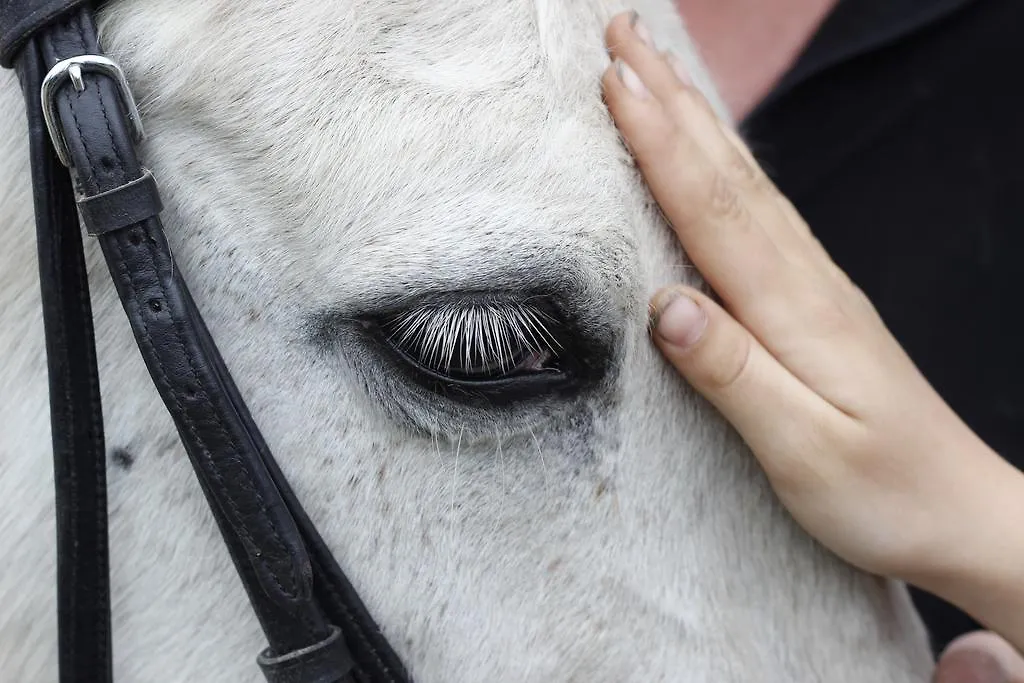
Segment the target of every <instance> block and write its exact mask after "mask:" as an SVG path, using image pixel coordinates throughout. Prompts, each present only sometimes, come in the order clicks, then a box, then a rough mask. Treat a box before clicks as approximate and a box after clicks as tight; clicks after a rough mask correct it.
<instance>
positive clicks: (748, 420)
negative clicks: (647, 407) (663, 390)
mask: <svg viewBox="0 0 1024 683" xmlns="http://www.w3.org/2000/svg"><path fill="white" fill-rule="evenodd" d="M652 310H653V313H652V316H651V318H652V319H651V326H652V333H653V337H654V341H655V344H657V346H658V348H659V349H660V350H661V351H662V353H663V354H664V355H665V357H666V358H667V359H668V360H669V362H670V363H672V365H673V366H675V368H676V369H677V370H678V371H679V372H680V374H681V375H683V377H684V378H686V380H687V381H688V382H689V383H690V384H691V385H692V386H693V387H694V388H695V389H696V390H697V391H698V392H700V393H701V394H702V395H703V396H704V397H705V398H707V399H708V400H709V401H710V402H711V403H712V404H713V405H714V406H715V407H716V408H718V410H719V411H721V413H722V414H723V415H724V416H725V417H726V419H728V420H729V422H731V423H732V424H733V426H734V427H735V428H736V429H737V431H739V433H740V434H741V435H742V436H743V438H744V440H745V441H746V442H747V444H748V445H749V446H750V447H751V449H752V450H753V451H754V452H755V453H756V454H757V456H758V458H759V459H760V460H761V464H762V466H763V467H764V469H765V470H766V472H767V473H768V475H769V477H771V478H773V479H779V478H782V479H784V480H793V479H794V477H795V475H794V472H795V470H794V468H803V469H808V470H810V469H813V468H814V464H813V463H806V464H801V463H799V462H794V461H793V460H792V459H793V458H798V457H799V454H800V453H803V452H807V450H808V449H807V448H805V447H803V444H804V443H805V442H806V440H808V439H811V440H814V439H815V438H816V436H818V435H816V434H812V433H810V432H811V430H809V429H807V428H806V425H815V429H819V430H828V429H829V428H830V425H832V424H833V423H834V422H835V421H836V420H842V419H845V416H843V415H842V414H841V413H839V412H838V411H837V410H836V409H835V408H833V407H832V406H831V405H829V404H828V403H827V402H825V401H824V400H823V399H822V398H821V397H820V396H818V395H817V394H816V393H815V392H814V391H812V390H811V389H810V388H808V387H807V386H806V385H804V384H803V383H802V382H801V381H800V380H799V379H797V378H796V377H795V376H794V375H793V374H792V373H790V372H789V370H787V369H786V368H785V367H783V366H782V365H781V364H780V363H779V362H778V361H777V360H776V359H775V358H773V357H772V355H771V354H770V353H769V352H768V351H767V350H766V349H765V348H764V347H763V346H762V345H761V344H760V343H759V342H758V341H757V339H755V338H754V336H753V335H751V334H750V332H748V331H747V330H746V329H745V328H744V327H743V326H742V325H740V324H739V323H738V322H736V320H734V319H733V318H732V317H731V316H730V315H729V314H728V312H726V311H725V310H724V309H722V308H721V307H720V306H718V305H717V304H715V302H714V301H712V300H711V299H710V298H709V297H707V296H705V295H704V294H702V293H701V292H699V291H697V290H695V289H693V288H690V287H684V286H677V287H673V288H670V289H667V290H662V291H661V292H659V293H658V294H657V295H655V297H654V299H653V301H652ZM800 425H804V426H803V427H801V426H800ZM815 452H816V451H815ZM798 478H799V477H798Z"/></svg>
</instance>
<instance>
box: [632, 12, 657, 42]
mask: <svg viewBox="0 0 1024 683" xmlns="http://www.w3.org/2000/svg"><path fill="white" fill-rule="evenodd" d="M629 26H630V28H632V29H633V33H635V34H636V37H637V38H639V39H640V40H642V41H644V44H645V45H646V46H647V47H649V48H651V49H652V50H657V49H658V48H656V47H655V46H654V36H652V35H651V31H650V29H648V28H647V24H645V23H644V22H643V21H642V20H641V19H640V15H639V14H638V13H637V11H636V10H633V13H632V14H630V15H629Z"/></svg>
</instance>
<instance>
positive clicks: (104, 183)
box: [0, 3, 407, 683]
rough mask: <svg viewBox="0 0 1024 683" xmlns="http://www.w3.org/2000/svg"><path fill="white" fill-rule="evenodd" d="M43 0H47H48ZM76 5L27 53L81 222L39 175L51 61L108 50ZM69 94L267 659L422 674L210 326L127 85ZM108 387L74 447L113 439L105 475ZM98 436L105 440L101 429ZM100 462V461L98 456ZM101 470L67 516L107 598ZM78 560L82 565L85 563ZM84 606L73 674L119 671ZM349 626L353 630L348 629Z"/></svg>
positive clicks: (100, 616)
mask: <svg viewBox="0 0 1024 683" xmlns="http://www.w3.org/2000/svg"><path fill="white" fill-rule="evenodd" d="M19 4H20V5H24V4H25V3H19ZM42 5H46V3H40V6H42ZM62 16H63V18H62V19H61V20H60V21H58V22H56V23H53V24H49V25H46V26H44V27H43V28H41V29H40V30H39V31H38V32H37V33H36V34H35V35H33V36H31V37H29V39H28V40H27V41H23V44H24V47H23V49H22V50H21V51H20V52H19V53H18V57H17V65H16V66H17V69H18V72H19V75H20V77H21V80H22V83H23V87H24V90H25V97H26V107H27V108H28V110H29V112H30V115H29V119H30V121H31V122H33V126H32V129H31V134H32V138H33V146H32V149H33V169H34V189H35V195H36V199H37V221H42V222H41V223H40V226H41V228H40V229H41V230H42V227H46V225H44V223H45V216H44V218H43V219H40V218H39V215H40V212H41V211H43V212H45V211H47V210H51V209H52V207H58V208H60V207H63V208H62V210H61V218H62V221H63V223H62V225H63V227H64V228H65V229H66V227H67V225H68V224H69V222H70V220H69V216H70V212H69V211H68V208H69V207H70V205H71V196H72V194H71V188H70V186H69V184H68V182H67V178H66V176H64V179H63V181H54V182H49V177H42V175H41V172H36V170H37V169H42V170H45V171H49V173H50V176H56V177H60V176H61V174H60V173H55V172H54V171H55V169H54V152H53V149H52V147H49V146H48V145H46V144H40V143H39V141H40V140H41V139H42V140H45V138H44V137H43V134H42V132H41V130H40V128H41V127H40V125H39V119H40V117H41V112H40V103H39V102H40V101H39V96H38V93H39V85H40V82H41V79H42V74H43V72H44V70H45V69H44V65H52V64H56V63H57V62H58V61H61V60H64V59H66V58H68V57H72V56H81V55H89V54H91V55H100V54H101V50H100V46H99V44H98V39H97V38H96V31H95V26H94V25H93V22H92V18H91V15H90V13H89V11H88V10H85V9H80V10H77V11H74V12H72V13H71V14H68V15H66V16H65V15H62ZM9 33H11V31H10V27H8V26H7V25H6V24H2V25H0V35H2V36H6V35H8V34H9ZM55 104H56V110H57V112H58V116H59V119H60V121H61V126H62V129H63V134H64V135H63V137H64V139H65V140H66V143H67V148H68V152H69V154H70V158H71V167H72V176H73V179H74V185H75V189H76V192H77V195H78V206H79V209H80V212H81V215H82V219H83V222H84V223H85V224H86V225H87V227H89V229H90V232H93V233H95V234H97V235H98V238H97V239H98V240H99V243H100V246H101V249H102V251H103V254H104V257H105V258H106V261H107V265H108V268H109V270H110V272H111V276H112V278H113V280H114V284H115V287H116V289H117V291H118V295H119V297H120V298H121V301H122V304H123V305H124V309H125V312H126V313H127V315H128V318H129V321H130V323H131V326H132V330H133V332H134V334H135V337H136V341H137V342H138V345H139V349H140V351H141V352H142V355H143V358H144V360H145V362H146V365H147V367H148V368H149V371H150V374H151V375H152V377H153V379H154V382H155V384H156V386H157V389H158V390H159V392H160V395H161V397H162V398H163V400H164V403H165V405H166V406H167V408H168V410H169V411H170V413H171V416H172V417H173V419H174V421H175V424H176V426H177V428H178V432H179V435H180V436H181V438H182V442H183V444H184V446H185V449H186V452H187V453H188V455H189V458H190V460H191V462H192V464H193V467H194V469H195V471H196V475H197V477H198V479H199V483H200V485H201V487H202V489H203V492H204V494H205V495H206V497H207V499H208V501H209V503H210V506H211V510H212V511H213V514H214V517H215V519H216V521H217V524H218V527H219V528H220V531H221V534H222V536H223V538H224V541H225V544H226V545H227V547H228V550H229V552H230V553H231V556H232V559H233V561H234V564H235V567H236V569H237V570H238V573H239V576H240V577H241V579H242V582H243V584H244V586H245V588H246V591H247V593H248V596H249V600H250V603H251V605H252V607H253V609H254V611H255V612H256V615H257V617H258V618H259V621H260V623H261V625H262V627H263V630H264V633H265V635H266V636H267V639H268V642H269V647H268V648H267V650H266V651H264V653H263V654H262V655H261V657H260V664H261V666H262V667H263V669H264V672H265V674H266V676H267V678H268V680H271V681H274V682H275V683H277V682H279V681H280V682H281V683H284V681H288V682H289V683H291V682H295V683H299V682H301V683H314V682H315V683H320V682H323V683H338V682H342V681H355V680H358V681H359V682H360V683H362V682H364V681H370V682H374V683H376V682H385V681H386V682H388V683H402V682H404V681H406V680H407V676H406V674H405V672H404V669H403V668H402V666H401V663H400V662H399V661H398V658H397V657H396V656H395V654H394V652H393V651H392V650H391V648H390V647H389V646H388V643H387V641H386V640H385V639H384V638H383V636H382V635H381V634H380V632H379V629H378V628H377V626H376V624H374V622H373V620H372V618H370V615H369V614H368V613H367V612H366V609H365V607H364V606H363V605H362V603H361V601H360V600H359V598H358V596H357V595H356V594H355V591H354V590H353V589H352V586H351V585H350V583H349V582H348V580H347V578H346V577H345V576H344V574H343V573H342V572H341V570H340V569H339V568H338V565H337V563H336V561H335V560H334V558H333V556H332V555H331V553H330V552H329V550H328V549H327V547H326V545H325V544H324V543H323V540H322V539H321V538H320V536H319V534H318V533H317V531H316V528H315V527H314V526H313V524H312V523H311V522H310V521H309V519H308V516H307V515H306V514H305V511H304V510H303V509H302V507H301V505H300V504H299V503H298V500H297V499H296V497H295V496H294V494H293V493H292V492H291V490H290V488H289V487H288V484H287V481H286V480H285V479H284V477H283V476H282V474H281V472H280V470H279V468H278V467H277V464H276V462H274V459H273V457H272V456H271V454H270V452H269V450H268V449H267V447H266V444H265V443H264V440H263V438H262V435H261V434H260V433H259V430H258V429H257V428H256V426H255V424H254V423H253V421H252V419H251V417H250V416H249V413H248V410H247V409H246V407H245V404H244V402H243V401H242V400H241V397H240V396H239V394H238V390H237V388H236V387H235V385H234V382H233V381H232V379H231V376H230V374H229V373H228V371H227V368H226V367H225V365H224V362H223V360H222V359H221V357H220V354H219V352H218V351H217V348H216V346H215V345H214V343H213V341H212V339H211V338H210V335H209V332H208V331H207V329H206V326H205V324H204V322H203V320H202V317H201V316H200V315H199V312H198V310H197V309H196V306H195V303H194V302H193V300H192V296H191V294H190V293H189V291H188V288H187V286H186V285H185V283H184V281H183V280H182V278H181V273H180V269H177V268H174V267H173V259H172V257H171V254H170V250H169V248H168V245H167V242H166V240H165V238H164V234H163V228H162V225H161V224H160V221H159V217H158V216H157V215H156V214H157V213H158V212H159V209H160V202H159V195H158V193H157V192H156V186H155V182H154V181H153V179H152V176H151V175H149V174H148V173H147V172H146V171H145V170H144V169H143V168H142V167H141V165H140V164H139V161H138V159H137V157H136V154H135V149H134V146H133V142H132V137H131V133H130V131H129V128H128V125H127V123H126V119H125V115H124V112H123V111H121V109H120V103H119V100H118V93H117V90H116V88H115V86H114V83H112V82H111V80H110V78H109V77H108V76H106V75H100V74H95V73H92V72H88V73H84V74H82V75H81V83H80V84H79V87H78V88H77V89H76V88H74V87H71V84H65V85H64V86H63V87H61V88H60V89H58V90H57V93H56V102H55ZM37 176H39V177H37ZM68 233H69V234H73V233H72V231H68ZM70 241H74V242H76V243H77V252H75V253H77V254H78V258H79V260H81V258H80V254H81V244H80V243H79V240H78V239H72V240H70ZM40 249H42V241H41V246H40ZM72 256H73V254H72ZM70 272H72V273H75V272H80V273H81V277H79V278H78V279H77V280H76V281H75V282H73V283H72V287H71V288H72V289H73V292H74V293H75V294H76V295H77V297H78V299H80V300H82V301H84V302H85V304H84V306H85V308H84V311H83V310H79V311H78V312H77V318H75V319H74V323H75V324H76V325H78V323H79V321H78V318H81V317H83V316H84V318H85V320H86V323H84V324H82V325H78V328H77V329H78V330H79V331H80V332H82V333H83V334H84V333H85V332H88V335H87V336H88V337H89V338H90V339H89V343H87V344H84V347H85V351H86V353H82V354H79V355H81V356H86V355H89V354H90V353H91V354H92V355H91V357H90V358H84V357H82V358H79V357H75V358H73V359H71V360H70V361H69V362H70V363H74V364H75V366H76V368H78V371H79V372H81V373H82V374H83V375H84V380H83V385H87V384H89V382H92V383H93V384H94V385H95V383H96V382H97V381H98V380H97V379H96V377H97V373H96V369H95V358H94V355H95V354H94V353H92V345H91V324H89V322H88V321H89V320H90V319H91V316H90V314H89V310H88V291H87V281H86V280H85V278H84V267H83V268H80V270H79V271H74V270H71V271H70ZM41 276H42V277H43V278H44V288H45V287H46V282H45V280H46V279H47V278H48V277H51V274H50V273H49V271H47V272H42V271H41ZM67 307H68V304H67V301H64V302H63V303H62V304H61V311H62V315H65V316H68V317H71V316H72V315H73V314H75V311H72V310H70V309H68V310H64V309H65V308H67ZM69 325H70V323H69ZM47 333H48V352H49V346H50V343H51V342H52V343H53V344H54V345H56V346H58V347H60V346H61V345H62V344H64V343H65V342H64V339H63V338H60V337H50V330H49V328H48V330H47ZM65 352H66V350H65V349H63V348H60V349H58V350H57V353H53V354H49V356H50V359H51V361H50V366H51V376H53V374H54V373H59V372H60V370H61V369H62V368H61V367H57V366H59V365H60V363H61V361H62V358H63V356H62V355H61V354H62V353H65ZM94 394H95V396H94V399H95V400H93V403H94V405H95V408H96V409H95V411H94V412H93V413H91V415H92V427H93V429H94V431H95V432H96V433H97V434H98V439H99V445H98V448H97V447H96V445H95V443H92V444H90V447H91V450H88V449H84V448H83V449H77V450H76V453H75V455H74V460H75V461H76V462H77V461H78V460H79V459H80V458H81V457H82V453H85V454H89V453H93V454H94V453H95V452H98V453H99V454H100V456H99V466H98V469H99V470H100V471H101V472H102V468H103V456H102V453H103V446H102V427H101V420H100V415H99V400H98V389H97V390H96V391H95V392H94ZM85 400H86V399H85V398H78V397H76V398H75V399H74V401H73V403H72V406H73V407H74V408H75V409H78V407H79V406H80V404H81V403H82V402H84V401H85ZM90 400H92V399H90ZM59 414H60V413H59V412H57V411H54V415H55V418H54V421H53V425H52V426H53V430H54V435H55V436H54V439H55V445H56V444H57V442H58V438H61V439H64V438H66V436H67V435H66V429H67V426H66V425H65V424H64V423H62V422H60V421H58V419H57V417H56V416H58V415H59ZM90 434H92V433H90ZM92 436H93V437H94V441H95V434H92ZM92 467H93V469H94V470H95V469H97V465H96V463H95V462H93V463H92ZM99 478H100V482H99V483H97V484H95V485H94V486H92V488H91V489H90V491H91V492H92V496H91V498H90V499H89V500H88V501H87V502H86V503H85V504H79V503H76V502H75V501H74V500H71V501H68V500H65V501H64V503H63V506H64V507H63V508H62V509H60V510H59V511H58V516H61V515H65V516H68V517H69V518H71V519H74V520H76V522H81V523H82V526H83V528H84V529H85V532H87V534H92V535H93V536H96V537H97V539H98V540H96V541H95V542H94V545H96V546H97V547H100V546H102V550H104V553H103V558H104V559H103V562H102V564H100V563H99V562H96V563H95V564H93V565H89V564H88V563H83V564H82V567H84V568H85V569H87V570H89V571H90V572H91V574H89V575H90V576H92V575H95V576H96V577H97V579H96V581H95V582H94V583H95V584H96V586H95V588H96V590H97V595H99V596H102V597H104V598H105V596H106V595H107V594H108V593H109V587H108V586H107V576H106V573H107V566H106V560H105V549H106V517H105V488H104V482H102V474H100V477H99ZM58 485H59V484H58ZM58 500H60V499H58ZM96 509H103V515H102V517H101V516H100V515H99V514H98V513H97V514H92V516H91V517H90V518H89V519H86V520H83V519H82V515H83V514H84V513H86V512H95V510H96ZM100 536H102V539H101V540H102V543H100V540H99V537H100ZM84 537H86V536H80V537H79V538H84ZM76 542H78V541H77V540H76V539H75V538H74V537H68V538H62V539H59V543H61V544H62V549H63V551H64V552H65V554H66V553H67V552H68V548H70V547H71V546H73V545H74V543H76ZM78 569H79V568H78V567H77V566H76V570H75V571H78ZM99 577H102V579H100V578H99ZM80 578H81V575H80V574H76V573H72V574H71V575H64V576H63V580H62V582H61V590H63V591H64V592H65V594H66V595H67V596H69V599H70V600H72V601H73V600H74V599H75V597H76V596H78V595H79V594H80V593H81V592H82V591H83V583H82V582H81V580H80ZM83 615H84V612H82V611H81V610H80V609H79V608H78V607H76V606H75V605H74V604H72V605H71V606H70V607H69V608H68V609H67V610H64V609H62V612H61V615H60V619H59V628H60V629H61V677H62V678H61V680H62V683H70V682H72V681H96V680H102V681H109V680H110V673H109V652H110V647H109V631H110V627H109V602H107V601H105V600H104V601H103V603H102V604H101V605H97V606H96V608H95V609H93V611H92V613H91V616H89V618H90V619H93V620H103V623H102V624H98V622H96V623H93V624H92V625H91V628H90V627H88V626H83V623H84V622H85V621H87V619H86V618H85V616H83ZM79 622H82V623H79ZM339 627H340V632H341V635H342V636H343V637H339V636H338V633H339ZM81 640H87V641H89V640H91V641H92V642H89V643H88V645H89V647H87V648H85V650H86V651H88V652H90V653H92V654H90V655H89V656H88V657H87V656H85V655H83V654H82V652H83V650H82V648H73V647H72V648H65V643H66V642H76V643H77V642H79V641H81ZM101 641H102V642H101ZM104 643H105V646H104ZM350 647H351V648H352V649H351V651H350V650H349V648H350ZM103 656H105V658H106V664H105V671H104V670H103V668H102V667H103V666H104V665H102V663H97V662H98V661H99V660H102V659H103ZM285 676H287V677H285Z"/></svg>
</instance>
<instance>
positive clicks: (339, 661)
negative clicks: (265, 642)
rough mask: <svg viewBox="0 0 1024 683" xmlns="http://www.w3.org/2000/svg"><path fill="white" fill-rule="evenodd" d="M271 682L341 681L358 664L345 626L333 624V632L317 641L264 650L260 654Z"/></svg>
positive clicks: (264, 672)
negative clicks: (287, 649) (292, 647)
mask: <svg viewBox="0 0 1024 683" xmlns="http://www.w3.org/2000/svg"><path fill="white" fill-rule="evenodd" d="M256 661H257V662H258V663H259V665H260V668H261V669H262V670H263V675H264V676H266V678H267V683H337V682H338V681H342V680H348V679H346V676H347V675H348V674H349V672H351V671H352V669H353V667H354V664H355V663H354V660H353V659H352V654H351V653H350V652H349V651H348V646H347V645H346V644H345V639H344V638H343V637H342V635H341V629H339V628H338V627H337V626H333V625H332V626H331V634H330V635H329V636H327V637H326V638H324V639H323V640H321V641H320V642H319V643H316V644H315V645H310V646H309V647H305V648H302V649H301V650H295V651H294V652H288V653H286V654H283V655H280V656H276V657H275V656H271V655H270V654H269V651H268V650H264V651H263V652H261V653H260V655H259V657H257V658H256Z"/></svg>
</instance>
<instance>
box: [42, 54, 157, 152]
mask: <svg viewBox="0 0 1024 683" xmlns="http://www.w3.org/2000/svg"><path fill="white" fill-rule="evenodd" d="M83 70H85V71H94V72H97V73H101V74H103V75H105V76H108V77H110V79H111V80H113V81H114V85H115V86H116V87H117V94H118V97H119V98H120V100H121V106H122V108H123V109H124V114H125V116H126V117H127V118H128V126H129V128H130V129H131V133H132V138H133V139H134V140H135V142H139V141H140V140H142V139H143V138H145V137H146V134H145V132H144V131H143V129H142V117H141V116H139V108H138V107H137V106H136V105H135V98H134V97H133V96H132V91H131V88H129V87H128V80H127V79H126V78H125V77H124V72H123V71H122V70H121V67H120V66H118V64H117V62H115V61H113V60H111V59H108V58H106V57H103V56H102V55H79V56H77V57H71V58H69V59H65V60H62V61H60V62H57V63H56V64H55V65H54V66H53V68H52V69H50V71H49V73H47V74H46V77H45V78H43V87H42V88H41V90H40V98H41V100H42V105H43V118H44V119H45V120H46V128H47V130H49V131H50V139H51V140H52V141H53V146H54V149H56V150H57V157H58V158H59V159H60V161H61V163H62V164H64V165H65V166H67V167H68V168H71V152H70V151H69V150H68V142H67V139H66V138H65V137H64V129H63V126H62V125H61V122H60V114H59V113H58V112H57V91H58V90H59V89H60V87H61V86H62V85H63V84H64V81H65V80H70V81H71V85H73V86H74V88H75V90H76V91H78V92H82V91H83V90H85V81H83V80H82V71H83Z"/></svg>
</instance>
